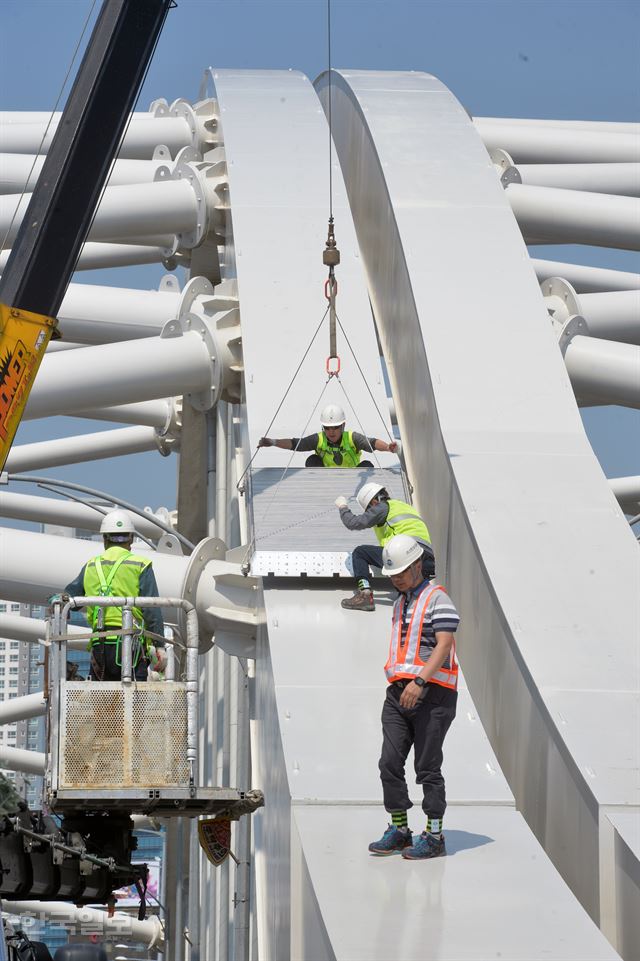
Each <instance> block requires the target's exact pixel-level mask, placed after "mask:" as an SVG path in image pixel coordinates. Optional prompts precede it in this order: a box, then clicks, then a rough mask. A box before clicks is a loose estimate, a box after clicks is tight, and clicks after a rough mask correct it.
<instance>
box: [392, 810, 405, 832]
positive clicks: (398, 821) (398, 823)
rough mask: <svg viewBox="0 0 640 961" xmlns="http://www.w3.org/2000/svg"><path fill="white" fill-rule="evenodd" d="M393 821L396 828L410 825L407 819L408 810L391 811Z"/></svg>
mask: <svg viewBox="0 0 640 961" xmlns="http://www.w3.org/2000/svg"><path fill="white" fill-rule="evenodd" d="M391 823H392V824H393V826H394V828H406V827H409V821H408V819H407V812H406V811H392V812H391Z"/></svg>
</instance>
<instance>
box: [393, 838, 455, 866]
mask: <svg viewBox="0 0 640 961" xmlns="http://www.w3.org/2000/svg"><path fill="white" fill-rule="evenodd" d="M446 853H447V849H446V847H445V844H444V834H441V835H440V837H437V836H436V835H435V834H427V832H426V831H423V832H422V834H421V835H420V837H419V838H416V840H415V841H414V842H413V844H412V845H411V847H407V849H406V850H405V851H403V852H402V857H403V858H407V859H408V860H410V861H422V860H424V859H425V858H441V857H442V856H443V855H444V854H446Z"/></svg>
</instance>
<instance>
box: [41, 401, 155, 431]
mask: <svg viewBox="0 0 640 961" xmlns="http://www.w3.org/2000/svg"><path fill="white" fill-rule="evenodd" d="M172 412H173V407H172V402H171V401H170V400H168V399H164V400H145V401H142V402H141V403H140V404H119V405H118V406H117V407H97V408H95V409H94V408H87V409H86V410H74V411H69V416H70V417H82V418H84V419H86V420H108V421H113V422H115V423H120V424H143V425H145V426H147V427H157V428H158V429H159V430H164V429H165V428H166V427H167V425H168V424H169V421H170V419H171V415H172ZM42 416H43V417H47V416H48V415H47V414H46V413H43V414H42Z"/></svg>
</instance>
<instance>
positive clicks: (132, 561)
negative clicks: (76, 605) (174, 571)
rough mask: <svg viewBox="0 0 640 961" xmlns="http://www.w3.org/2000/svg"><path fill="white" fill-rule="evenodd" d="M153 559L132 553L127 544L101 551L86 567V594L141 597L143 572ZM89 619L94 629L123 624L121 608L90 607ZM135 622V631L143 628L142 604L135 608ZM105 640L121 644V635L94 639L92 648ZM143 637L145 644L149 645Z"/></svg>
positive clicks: (91, 595)
mask: <svg viewBox="0 0 640 961" xmlns="http://www.w3.org/2000/svg"><path fill="white" fill-rule="evenodd" d="M150 566H151V561H150V560H149V559H148V558H147V557H139V556H138V555H137V554H132V553H131V551H128V550H127V549H126V548H124V547H118V546H117V545H113V546H112V547H109V548H108V549H107V550H106V551H104V553H102V554H98V556H97V557H92V558H91V560H90V561H87V566H86V567H85V569H84V579H83V587H84V593H85V596H86V597H138V596H139V594H140V575H141V574H142V572H143V571H144V570H146V569H147V567H150ZM87 620H88V621H89V625H90V626H91V628H92V629H93V630H98V629H100V630H103V629H104V628H107V627H118V628H119V627H122V608H121V607H87ZM133 623H134V626H135V628H136V630H139V631H142V630H143V628H144V618H143V615H142V610H141V609H140V608H139V607H134V608H133ZM101 640H102V641H104V642H105V643H106V644H117V645H118V647H119V646H120V642H121V637H119V636H114V637H113V639H111V638H109V637H106V638H96V639H95V640H94V638H92V639H91V640H90V642H89V649H91V647H92V646H93V644H94V643H95V644H97V643H99V641H101ZM149 643H150V642H148V641H147V639H146V638H144V644H145V646H147V647H148V646H149Z"/></svg>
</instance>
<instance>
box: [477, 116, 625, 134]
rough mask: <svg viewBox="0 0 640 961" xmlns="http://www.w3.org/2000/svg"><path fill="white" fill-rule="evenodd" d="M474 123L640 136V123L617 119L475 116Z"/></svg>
mask: <svg viewBox="0 0 640 961" xmlns="http://www.w3.org/2000/svg"><path fill="white" fill-rule="evenodd" d="M473 122H474V124H476V126H478V125H479V126H480V127H482V126H483V125H486V124H491V125H492V126H503V127H532V128H536V127H557V128H560V129H562V130H569V131H571V130H591V131H592V132H593V133H628V134H635V135H636V136H640V123H632V122H631V123H630V122H625V121H617V120H532V119H529V118H524V117H518V118H516V117H474V118H473Z"/></svg>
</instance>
